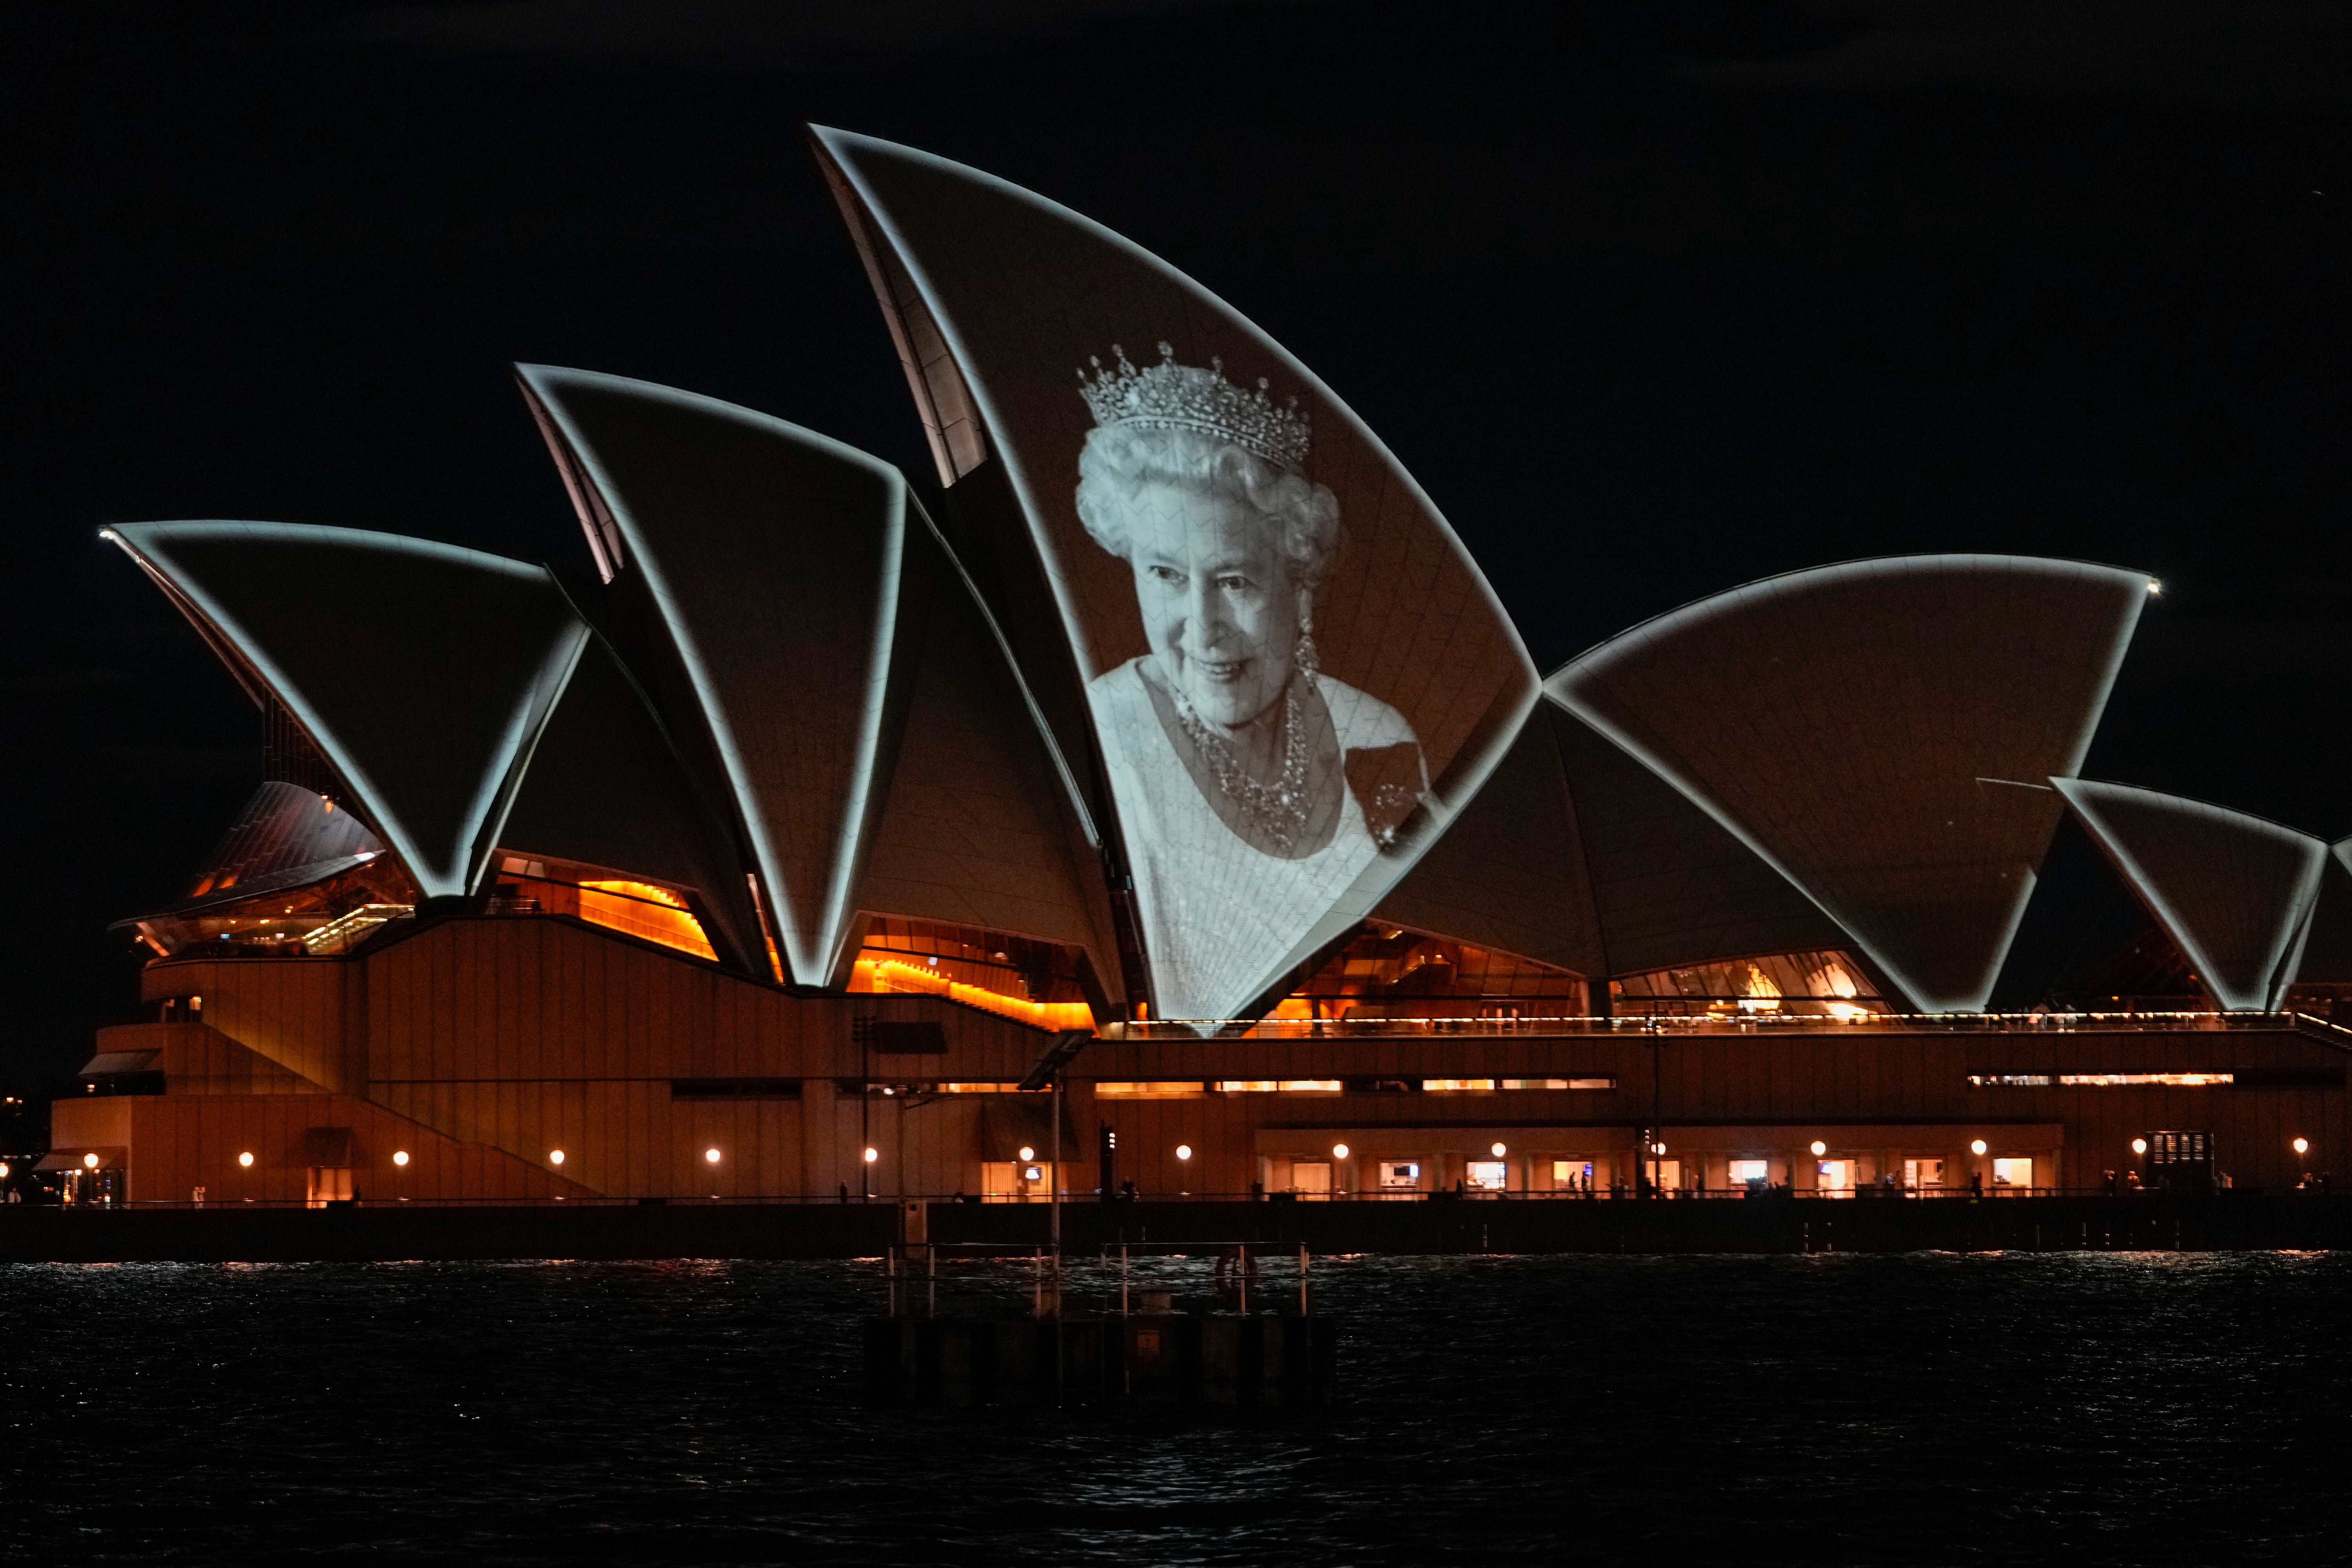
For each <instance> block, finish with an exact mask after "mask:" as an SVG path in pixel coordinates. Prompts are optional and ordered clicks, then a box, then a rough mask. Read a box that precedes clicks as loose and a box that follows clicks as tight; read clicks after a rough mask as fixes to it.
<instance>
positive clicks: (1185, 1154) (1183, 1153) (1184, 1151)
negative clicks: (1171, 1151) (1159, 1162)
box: [1176, 1144, 1192, 1160]
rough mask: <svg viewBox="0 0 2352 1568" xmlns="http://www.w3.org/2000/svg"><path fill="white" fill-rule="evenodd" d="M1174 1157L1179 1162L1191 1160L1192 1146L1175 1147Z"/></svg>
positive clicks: (1180, 1145)
mask: <svg viewBox="0 0 2352 1568" xmlns="http://www.w3.org/2000/svg"><path fill="white" fill-rule="evenodd" d="M1176 1157H1177V1158H1178V1159H1180V1160H1189V1159H1191V1158H1192V1145H1190V1144H1179V1145H1176Z"/></svg>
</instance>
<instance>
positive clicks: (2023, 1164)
mask: <svg viewBox="0 0 2352 1568" xmlns="http://www.w3.org/2000/svg"><path fill="white" fill-rule="evenodd" d="M1992 1185H1993V1186H1995V1187H2004V1186H2007V1187H2017V1188H2025V1187H2030V1186H2032V1185H2033V1162H2032V1160H2026V1159H2011V1158H2002V1159H1997V1160H1995V1161H1993V1163H1992Z"/></svg>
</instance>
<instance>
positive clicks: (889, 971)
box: [849, 958, 1095, 1030]
mask: <svg viewBox="0 0 2352 1568" xmlns="http://www.w3.org/2000/svg"><path fill="white" fill-rule="evenodd" d="M849 988H850V989H851V990H853V991H878V992H885V993H887V992H890V991H915V992H919V993H921V994H923V995H925V996H933V997H945V998H948V999H949V1000H950V1001H958V1002H962V1003H964V1004H966V1005H967V1006H970V1007H975V1008H981V1009H984V1010H986V1011H989V1012H992V1013H995V1014H997V1015H998V1016H999V1017H1002V1018H1009V1019H1015V1020H1016V1021H1018V1022H1021V1023H1025V1024H1028V1025H1030V1026H1032V1027H1033V1028H1035V1029H1083V1030H1091V1029H1093V1028H1094V1027H1095V1015H1094V1013H1093V1011H1092V1009H1089V1008H1088V1007H1087V1004H1086V1003H1084V1002H1033V1001H1031V1000H1030V999H1029V998H1026V997H1013V996H1007V995H1005V994H1004V993H1003V991H994V990H989V989H986V988H982V987H980V986H970V985H965V984H964V983H963V982H961V981H960V980H950V979H949V978H948V977H946V976H945V975H942V974H940V972H939V971H938V970H936V969H934V968H932V967H929V965H925V964H915V963H909V962H908V961H907V960H905V959H903V958H860V959H858V960H857V962H856V966H855V967H853V970H852V972H851V976H850V981H849Z"/></svg>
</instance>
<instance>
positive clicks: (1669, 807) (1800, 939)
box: [1537, 699, 1852, 975]
mask: <svg viewBox="0 0 2352 1568" xmlns="http://www.w3.org/2000/svg"><path fill="white" fill-rule="evenodd" d="M1537 712H1538V715H1539V716H1543V717H1544V718H1545V719H1546V720H1547V721H1548V722H1549V725H1550V727H1551V730H1552V733H1553V734H1554V735H1555V736H1556V737H1557V738H1558V742H1559V750H1560V757H1561V761H1562V764H1563V766H1564V767H1565V768H1566V770H1567V775H1568V780H1569V789H1570V793H1571V795H1572V796H1573V797H1574V799H1575V801H1576V818H1577V826H1578V828H1579V830H1580V837H1581V840H1582V843H1583V851H1584V863H1585V868H1586V874H1587V875H1588V876H1589V877H1590V878H1591V889H1592V903H1593V908H1594V910H1595V912H1596V914H1597V915H1598V917H1599V919H1600V923H1601V938H1602V943H1603V946H1604V949H1605V951H1606V953H1607V956H1608V965H1607V967H1608V972H1609V973H1610V974H1612V975H1634V974H1642V973H1644V972H1646V971H1649V970H1654V969H1670V968H1682V967H1688V966H1691V965H1695V964H1705V963H1712V962H1716V961H1718V960H1721V959H1726V958H1754V957H1761V956H1765V955H1767V954H1772V953H1801V952H1811V951H1814V950H1817V949H1822V948H1830V947H1843V946H1846V945H1847V944H1848V943H1849V942H1850V941H1851V940H1852V938H1851V937H1849V936H1847V935H1846V934H1845V933H1844V932H1843V931H1842V930H1840V929H1839V928H1838V925H1837V923H1836V922H1835V921H1833V920H1832V919H1831V918H1830V917H1829V916H1828V915H1823V914H1822V912H1821V909H1820V908H1819V907H1818V906H1817V905H1816V904H1814V903H1813V902H1812V900H1811V899H1809V898H1807V897H1806V896H1805V895H1804V894H1801V893H1800V892H1798V891H1797V889H1796V888H1794V887H1792V886H1790V883H1789V879H1788V878H1786V877H1784V876H1782V875H1781V874H1780V873H1779V872H1777V871H1775V870H1773V869H1772V868H1771V867H1770V866H1769V865H1767V864H1765V863H1764V862H1763V861H1762V860H1761V859H1759V857H1758V856H1757V854H1756V852H1755V851H1753V850H1751V849H1749V848H1748V846H1747V845H1745V844H1743V843H1741V842H1740V841H1738V839H1737V838H1734V837H1733V836H1732V835H1731V834H1730V833H1728V832H1727V831H1725V830H1724V829H1723V827H1722V826H1721V825H1720V824H1718V823H1717V821H1715V819H1714V818H1712V817H1710V816H1708V815H1707V814H1706V812H1705V811H1702V810H1699V809H1698V808H1697V807H1696V806H1695V805H1693V804H1691V802H1690V801H1689V800H1685V799H1684V797H1683V796H1682V794H1681V793H1680V792H1679V791H1677V790H1676V789H1675V787H1674V786H1673V785H1671V784H1669V783H1667V782H1666V781H1665V780H1664V779H1661V778H1659V777H1658V776H1657V775H1656V774H1654V773H1653V772H1651V771H1650V770H1649V769H1648V768H1644V767H1643V766H1642V765H1641V764H1640V763H1639V762H1636V761H1635V760H1633V758H1631V757H1628V756H1626V755H1625V753H1624V752H1623V751H1622V750H1620V749H1619V748H1618V747H1616V746H1615V745H1614V744H1612V742H1611V741H1610V740H1609V739H1607V738H1606V737H1603V736H1602V735H1601V734H1600V733H1599V732H1598V731H1596V730H1594V729H1593V728H1592V727H1591V726H1590V725H1588V724H1586V723H1585V722H1584V721H1583V720H1581V719H1580V718H1578V717H1577V716H1575V715H1574V714H1571V713H1570V712H1568V711H1567V710H1566V709H1564V708H1562V707H1561V706H1559V704H1557V703H1554V702H1551V701H1549V699H1547V700H1546V701H1545V702H1544V703H1543V704H1542V705H1541V706H1539V707H1538V710H1537Z"/></svg>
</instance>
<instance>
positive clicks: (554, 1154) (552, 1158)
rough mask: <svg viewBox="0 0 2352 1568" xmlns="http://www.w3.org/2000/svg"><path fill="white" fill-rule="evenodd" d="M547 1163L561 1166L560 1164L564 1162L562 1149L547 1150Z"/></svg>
mask: <svg viewBox="0 0 2352 1568" xmlns="http://www.w3.org/2000/svg"><path fill="white" fill-rule="evenodd" d="M547 1163H548V1164H549V1165H551V1166H560V1165H562V1163H563V1151H562V1149H550V1150H548V1151H547Z"/></svg>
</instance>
